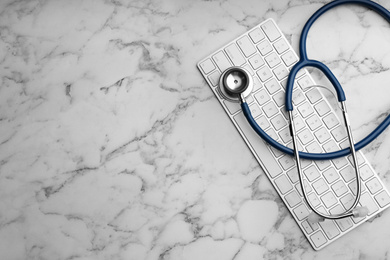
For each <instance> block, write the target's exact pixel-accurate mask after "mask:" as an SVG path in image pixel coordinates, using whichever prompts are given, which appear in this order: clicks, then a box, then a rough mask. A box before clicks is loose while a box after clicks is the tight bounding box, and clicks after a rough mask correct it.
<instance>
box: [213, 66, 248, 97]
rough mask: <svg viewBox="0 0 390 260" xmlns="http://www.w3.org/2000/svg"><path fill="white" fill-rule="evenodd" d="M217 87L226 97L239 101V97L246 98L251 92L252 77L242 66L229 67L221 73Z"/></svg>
mask: <svg viewBox="0 0 390 260" xmlns="http://www.w3.org/2000/svg"><path fill="white" fill-rule="evenodd" d="M219 89H220V91H221V94H222V95H223V96H224V97H225V98H226V99H228V100H230V101H233V102H239V101H240V99H241V98H246V97H248V96H249V95H250V94H251V92H252V89H253V78H252V76H251V75H250V74H249V72H248V71H247V70H246V69H244V68H241V67H230V68H229V69H227V70H225V71H224V72H223V74H222V75H221V77H220V79H219Z"/></svg>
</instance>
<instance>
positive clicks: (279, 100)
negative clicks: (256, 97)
mask: <svg viewBox="0 0 390 260" xmlns="http://www.w3.org/2000/svg"><path fill="white" fill-rule="evenodd" d="M272 98H273V100H274V101H275V103H276V105H277V106H278V107H281V106H284V101H285V100H286V93H285V92H284V90H281V91H279V92H278V93H276V94H275V95H274V96H273V97H272Z"/></svg>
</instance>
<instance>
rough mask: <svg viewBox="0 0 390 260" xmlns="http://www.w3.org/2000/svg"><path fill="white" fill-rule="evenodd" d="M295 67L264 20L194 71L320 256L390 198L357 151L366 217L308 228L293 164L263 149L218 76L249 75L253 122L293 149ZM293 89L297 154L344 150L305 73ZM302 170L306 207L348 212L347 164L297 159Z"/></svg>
mask: <svg viewBox="0 0 390 260" xmlns="http://www.w3.org/2000/svg"><path fill="white" fill-rule="evenodd" d="M297 61H298V56H297V55H296V53H295V52H294V50H293V49H292V47H291V46H290V44H289V43H288V41H287V40H286V38H285V36H284V35H283V34H282V33H281V31H280V29H279V28H278V27H277V25H276V24H275V22H274V21H273V20H272V19H268V20H266V21H264V22H262V23H261V24H259V25H257V26H255V27H254V28H252V29H250V30H249V31H247V32H245V33H244V34H242V35H240V36H239V37H237V38H236V39H234V40H233V41H231V42H229V43H227V44H226V45H225V46H223V47H222V48H220V49H218V50H216V51H215V52H213V53H212V54H211V55H209V56H207V57H206V58H204V59H202V60H201V61H200V62H199V63H198V64H197V67H198V69H199V71H200V72H201V74H202V75H203V77H204V78H205V80H206V81H207V83H208V85H209V86H210V88H211V90H212V91H213V92H214V94H215V96H216V97H217V99H218V100H219V102H220V103H221V105H222V107H223V108H224V110H225V111H226V113H227V115H228V117H229V118H230V119H231V121H232V122H233V124H234V126H235V127H236V128H237V130H238V132H239V133H240V135H241V136H242V138H243V139H244V141H245V142H246V144H247V145H248V147H249V149H250V150H251V152H252V153H253V155H254V157H255V158H256V160H257V161H258V162H259V164H260V166H261V167H262V169H263V170H264V172H265V173H266V175H267V176H268V178H269V180H270V181H271V183H272V185H273V186H274V188H275V189H276V191H277V192H278V194H279V195H280V197H281V199H282V200H283V202H284V203H285V205H286V207H287V208H288V210H289V211H290V213H291V215H292V217H293V218H294V219H295V221H296V222H297V224H298V226H299V227H300V229H301V230H302V232H303V234H304V235H305V236H306V238H307V240H308V241H309V243H310V244H311V246H312V247H313V249H314V250H320V249H322V248H324V247H325V246H327V245H328V244H330V243H332V242H333V241H335V240H336V239H337V238H339V237H341V236H343V235H344V234H346V233H348V232H350V231H351V230H353V229H354V228H356V227H357V226H359V225H361V224H362V223H364V222H365V221H366V220H368V219H370V218H372V217H374V216H375V215H377V214H378V213H380V212H382V211H383V210H385V209H386V208H388V207H389V206H390V196H389V191H388V190H387V189H386V187H385V185H384V184H383V183H382V181H381V180H380V179H379V177H378V175H377V173H376V172H375V171H374V170H373V168H372V167H371V165H370V163H369V162H368V161H367V159H366V158H365V156H364V154H363V153H362V152H360V151H359V152H357V157H358V158H357V159H358V164H359V168H360V172H361V179H362V193H361V199H360V202H359V205H360V206H366V207H367V208H368V211H369V213H368V215H367V216H366V217H364V218H344V219H340V220H329V219H326V220H325V221H323V222H319V223H311V222H309V221H308V219H307V218H308V216H309V214H310V213H311V210H310V208H309V207H308V206H307V204H306V202H305V201H304V199H303V196H302V191H301V188H300V185H299V179H298V173H297V168H296V164H295V159H294V158H293V157H292V156H290V155H286V154H284V153H282V152H280V151H278V150H276V149H274V148H272V147H271V146H269V145H268V144H266V143H265V142H264V141H263V140H262V139H261V138H260V137H259V136H258V135H257V134H256V133H255V132H254V131H253V130H252V128H251V127H250V125H249V124H248V122H247V120H246V118H245V117H244V115H243V113H242V111H241V108H240V104H239V103H238V102H237V101H235V100H231V99H229V98H228V97H225V96H224V95H223V93H222V92H221V90H220V88H219V86H218V82H219V78H220V75H221V74H222V72H223V71H225V70H226V69H227V68H229V67H232V66H240V67H243V68H245V69H246V70H247V71H248V72H250V74H251V75H252V77H253V81H254V87H253V91H252V94H251V95H250V96H249V97H248V98H247V99H246V101H247V103H248V105H249V108H250V110H251V113H252V115H253V117H254V118H255V120H256V122H257V123H258V124H259V125H260V127H262V128H263V129H264V130H265V132H266V133H267V134H268V135H270V136H271V137H273V138H274V139H275V140H277V141H278V142H280V143H281V144H284V145H286V146H288V147H290V148H292V139H291V136H290V132H289V128H288V114H287V112H286V110H285V106H284V103H285V86H286V83H287V77H288V74H289V71H290V69H291V68H292V66H293V65H294V64H295V63H296V62H297ZM294 84H295V85H294V91H293V104H294V113H295V116H294V119H295V127H296V129H297V131H298V132H297V135H298V143H299V147H300V150H301V151H307V152H313V153H321V152H331V151H336V150H339V149H340V148H345V147H349V141H348V139H347V134H346V131H345V126H344V123H342V122H341V121H340V120H339V118H338V117H337V115H336V113H335V111H334V110H333V108H332V107H331V106H330V105H329V102H328V101H327V99H326V98H325V96H324V95H323V94H322V92H321V91H319V89H318V88H316V87H313V86H315V85H316V84H315V82H314V80H313V78H312V77H311V75H310V74H309V73H308V71H307V70H302V71H300V72H299V74H298V75H297V77H296V79H295V83H294ZM301 164H302V170H303V173H304V185H305V187H307V191H308V192H307V195H308V199H309V201H310V202H311V204H312V205H313V206H314V207H315V208H316V209H318V210H319V211H320V212H323V213H327V214H329V213H331V214H337V213H342V212H344V210H345V209H348V208H349V207H350V206H351V205H352V203H353V201H354V198H355V194H356V178H355V172H354V167H353V165H354V164H353V161H352V157H351V156H348V157H343V158H338V159H334V160H331V161H330V160H323V161H310V160H303V159H302V160H301ZM259 221H261V220H259Z"/></svg>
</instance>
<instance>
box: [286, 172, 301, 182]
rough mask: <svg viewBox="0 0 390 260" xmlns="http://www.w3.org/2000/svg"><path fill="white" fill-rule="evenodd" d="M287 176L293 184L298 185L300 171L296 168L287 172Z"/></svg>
mask: <svg viewBox="0 0 390 260" xmlns="http://www.w3.org/2000/svg"><path fill="white" fill-rule="evenodd" d="M287 176H288V178H289V179H290V181H291V182H292V183H297V182H298V181H299V177H298V170H297V169H296V168H292V169H291V170H289V171H288V172H287Z"/></svg>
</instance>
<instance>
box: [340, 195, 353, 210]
mask: <svg viewBox="0 0 390 260" xmlns="http://www.w3.org/2000/svg"><path fill="white" fill-rule="evenodd" d="M354 200H355V197H354V196H352V194H351V193H347V194H346V195H344V196H343V197H342V198H341V199H340V202H341V204H342V205H343V207H344V209H346V210H347V209H349V208H350V207H351V206H352V204H353V202H354Z"/></svg>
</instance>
